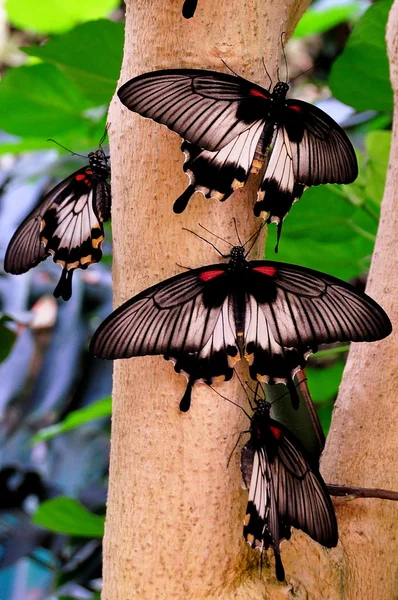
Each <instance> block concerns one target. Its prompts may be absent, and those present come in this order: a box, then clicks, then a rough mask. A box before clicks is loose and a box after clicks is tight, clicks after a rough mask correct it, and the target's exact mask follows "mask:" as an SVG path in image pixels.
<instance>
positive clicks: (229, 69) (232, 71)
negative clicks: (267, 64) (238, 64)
mask: <svg viewBox="0 0 398 600" xmlns="http://www.w3.org/2000/svg"><path fill="white" fill-rule="evenodd" d="M221 62H222V63H223V65H224V66H225V67H227V69H228V71H231V73H233V74H234V75H236V77H239V79H242V77H241V76H240V75H238V73H237V72H236V71H234V70H233V69H232V68H231V67H230V66H229V65H227V63H226V62H225V60H224V59H223V58H222V59H221Z"/></svg>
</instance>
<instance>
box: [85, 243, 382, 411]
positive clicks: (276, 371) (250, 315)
mask: <svg viewBox="0 0 398 600" xmlns="http://www.w3.org/2000/svg"><path fill="white" fill-rule="evenodd" d="M390 331H391V323H390V321H389V319H388V317H387V315H386V314H385V313H384V311H383V309H382V308H381V307H380V306H378V304H377V303H376V302H374V301H373V300H372V299H371V298H369V296H366V294H361V293H360V292H358V291H357V290H355V288H353V287H352V286H350V285H349V284H347V283H345V282H343V281H341V280H339V279H336V278H334V277H332V276H330V275H325V274H324V273H319V272H318V271H313V270H311V269H306V268H304V267H297V266H295V265H288V264H284V263H279V262H272V261H247V260H246V257H245V251H244V249H243V247H241V246H237V247H235V248H232V251H231V254H230V260H229V262H228V263H218V264H213V265H208V266H205V267H200V268H198V269H191V270H189V271H188V272H186V273H180V274H179V275H176V276H174V277H171V278H170V279H167V280H166V281H163V282H160V283H158V284H156V285H154V286H152V287H151V288H149V289H147V290H144V291H143V292H141V293H140V294H137V296H135V297H133V298H132V299H131V300H128V301H127V302H125V303H124V304H123V305H122V306H120V307H119V308H118V309H116V310H115V311H114V312H113V313H112V314H111V315H110V316H109V317H107V319H106V320H105V321H104V322H103V323H102V324H101V325H100V327H99V328H98V330H97V331H96V332H95V333H94V336H93V339H92V341H91V346H90V348H91V351H92V352H93V354H94V355H95V356H98V357H100V358H107V359H117V358H129V357H132V356H143V355H153V354H162V355H163V356H164V357H165V358H166V359H168V360H172V361H173V363H174V368H175V370H176V371H177V372H182V373H184V374H185V375H186V377H187V379H188V389H187V395H186V396H185V403H183V406H184V407H185V410H187V408H186V407H189V400H190V390H191V388H192V386H193V385H194V383H195V382H196V381H204V382H206V383H209V384H210V383H212V382H214V381H216V380H219V379H225V380H228V379H230V378H231V377H232V375H233V367H234V365H235V363H236V362H237V361H238V360H240V358H242V357H245V358H246V359H247V360H248V362H249V370H250V375H251V377H252V378H253V379H254V380H258V381H265V382H268V383H280V382H283V383H288V384H289V382H291V378H292V377H293V376H294V374H295V373H296V372H297V371H298V370H299V369H301V368H303V367H304V365H305V363H306V360H307V358H308V356H309V354H311V353H312V352H316V350H317V347H318V344H320V343H332V342H335V341H337V340H339V341H347V340H351V341H365V340H366V341H373V340H376V339H381V338H383V337H385V336H386V335H388V334H389V333H390Z"/></svg>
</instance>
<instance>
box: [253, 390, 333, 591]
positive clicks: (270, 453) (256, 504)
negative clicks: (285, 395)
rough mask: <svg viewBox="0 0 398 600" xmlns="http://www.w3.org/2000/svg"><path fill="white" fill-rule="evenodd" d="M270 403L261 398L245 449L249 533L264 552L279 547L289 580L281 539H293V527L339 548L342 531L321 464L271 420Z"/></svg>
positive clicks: (281, 572) (279, 572) (278, 559)
mask: <svg viewBox="0 0 398 600" xmlns="http://www.w3.org/2000/svg"><path fill="white" fill-rule="evenodd" d="M270 407H271V404H269V403H268V402H266V401H265V400H263V399H259V400H256V406H255V410H254V414H253V416H252V418H251V426H250V440H249V442H248V443H247V444H246V445H245V446H244V448H243V450H242V456H241V470H242V476H243V480H244V482H245V484H246V486H247V487H248V488H249V501H248V505H247V510H246V517H245V520H244V526H243V536H244V538H245V539H246V541H247V543H248V544H249V545H250V546H251V547H252V548H258V549H259V550H260V552H262V551H263V550H265V549H267V548H269V547H272V548H273V550H274V554H275V562H276V575H277V579H278V580H279V581H284V579H285V572H284V568H283V564H282V560H281V556H280V543H281V541H282V540H284V539H286V540H288V539H290V536H291V527H296V528H298V529H302V530H303V531H305V532H306V533H307V534H308V535H310V536H311V537H312V538H313V539H314V540H315V541H317V542H319V543H320V544H322V545H323V546H326V547H328V548H331V547H333V546H336V544H337V541H338V531H337V521H336V516H335V513H334V509H333V505H332V502H331V499H330V496H329V494H328V491H327V488H326V485H325V483H324V481H323V479H322V477H321V475H320V474H319V471H318V469H317V466H316V465H314V464H313V463H312V462H311V460H310V459H309V457H308V455H307V453H306V451H305V450H304V448H303V447H302V445H301V443H300V442H299V441H298V440H297V438H296V437H295V436H294V435H293V434H292V433H291V432H290V431H289V430H288V429H287V428H286V427H284V426H283V425H281V424H280V423H278V422H277V421H275V420H273V419H271V417H270Z"/></svg>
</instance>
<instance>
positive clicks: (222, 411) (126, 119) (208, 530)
mask: <svg viewBox="0 0 398 600" xmlns="http://www.w3.org/2000/svg"><path fill="white" fill-rule="evenodd" d="M308 3H309V0H284V1H283V2H282V1H281V0H279V1H277V2H273V3H270V2H265V0H237V1H236V2H231V1H230V0H218V1H217V2H211V1H210V0H199V7H198V10H197V13H196V14H195V17H194V18H193V19H191V20H190V21H186V20H184V19H183V18H182V16H181V8H182V0H174V1H173V2H161V1H160V0H156V1H155V0H129V1H126V5H127V18H126V42H125V55H124V62H123V69H122V75H121V82H125V81H127V80H128V79H129V78H130V77H133V76H134V75H138V74H140V73H143V72H145V71H152V70H155V69H160V68H171V67H196V68H212V69H215V70H225V67H224V65H223V63H222V62H221V59H224V60H225V61H226V62H227V64H228V65H229V66H230V67H231V68H232V69H234V70H235V71H237V72H238V73H240V74H242V75H244V76H246V77H248V78H253V79H254V80H255V81H257V82H258V83H263V84H265V85H266V86H267V85H268V82H267V79H266V77H265V74H264V71H263V67H262V63H261V59H262V57H264V58H265V60H266V63H267V66H268V69H269V71H270V72H271V74H275V72H276V67H277V65H278V63H279V56H280V50H281V44H280V41H281V40H280V36H281V32H282V31H286V32H287V34H289V32H291V30H292V29H293V27H294V25H295V23H296V21H297V20H298V18H299V16H300V15H301V14H302V12H303V11H304V9H305V8H306V6H307V4H308ZM109 120H110V123H111V127H110V141H111V155H112V192H113V213H112V219H113V236H114V248H115V254H114V267H113V276H114V287H115V304H116V306H118V305H119V304H120V303H121V302H122V301H125V300H126V299H127V298H129V297H131V296H132V295H134V294H135V293H137V292H138V291H140V290H142V289H143V288H145V287H147V286H149V285H151V284H153V283H155V282H157V281H159V280H162V279H165V278H167V277H169V276H171V275H173V274H175V273H176V272H179V271H180V270H181V267H180V266H177V263H179V264H182V265H185V266H189V267H197V266H200V265H203V264H208V263H212V262H217V260H218V258H217V255H216V254H215V252H214V251H213V250H212V249H211V248H210V247H209V246H208V245H206V244H204V243H203V242H201V241H200V240H198V239H197V238H195V237H194V236H193V235H192V234H190V233H188V232H187V231H183V230H182V227H188V228H190V229H194V230H198V223H199V222H200V223H202V224H203V225H205V226H206V227H208V228H209V229H211V230H212V231H214V232H215V233H217V234H219V235H221V236H224V237H226V238H227V239H229V240H230V241H232V242H233V243H236V242H237V240H236V237H235V232H234V228H233V226H232V224H231V218H232V216H236V217H237V219H238V226H239V232H240V235H241V237H242V238H246V237H248V236H249V235H251V234H252V233H253V231H254V230H255V229H256V227H258V225H259V221H257V222H255V220H254V218H253V212H252V206H253V203H254V188H253V186H250V185H249V186H246V187H245V189H244V190H239V191H238V192H236V193H235V194H234V196H233V198H232V199H230V200H228V201H227V202H226V203H225V204H221V203H218V202H217V201H215V200H211V201H209V200H205V199H204V198H203V196H200V195H197V197H195V198H194V199H193V201H192V202H191V204H190V206H189V208H188V209H187V211H186V212H185V213H184V214H183V215H182V216H176V215H174V214H173V212H172V204H173V201H174V200H175V199H176V198H177V197H178V196H179V194H180V193H181V192H182V191H183V190H184V188H185V186H186V185H187V178H186V176H185V175H184V174H183V172H182V163H183V157H182V154H181V152H180V150H179V145H180V140H179V139H178V137H177V136H176V135H173V134H172V133H171V132H169V131H167V130H166V129H165V128H164V127H161V126H160V125H158V124H155V123H152V122H150V121H148V120H144V119H142V118H141V117H139V116H137V115H133V114H132V113H130V112H129V111H128V110H126V109H124V108H123V107H122V106H121V104H120V103H119V102H118V101H117V99H115V101H114V103H113V105H112V107H111V111H110V117H109ZM212 241H214V240H212ZM217 244H218V245H219V246H220V248H221V250H222V251H223V252H226V251H227V246H226V245H224V246H223V244H222V242H219V241H218V242H217ZM184 382H185V380H184V379H183V377H182V376H178V375H176V374H175V373H174V371H173V368H172V365H171V363H166V362H165V361H163V360H162V358H160V357H153V358H148V357H146V358H136V359H132V360H129V361H119V362H118V363H117V364H116V365H115V380H114V395H113V423H112V453H111V470H110V482H109V498H108V512H107V523H106V533H105V539H104V589H103V595H102V598H103V600H130V599H131V598H139V599H140V600H145V599H148V600H156V599H169V598H184V600H189V599H190V598H192V599H193V598H195V599H200V598H217V599H227V598H245V600H249V599H250V598H259V597H260V594H261V593H262V590H264V581H263V580H261V579H260V578H259V577H258V572H256V576H255V577H254V578H251V577H250V572H249V571H248V570H247V564H248V563H247V561H248V556H252V557H253V558H254V557H255V555H254V553H250V554H249V552H248V550H247V549H246V547H245V545H244V543H243V540H242V521H243V516H244V506H245V502H246V500H247V493H246V492H243V491H242V490H241V489H240V473H239V457H238V453H235V455H234V457H233V460H232V461H231V464H230V466H229V469H228V470H227V468H226V463H227V459H228V456H229V453H230V452H231V450H232V448H233V446H234V443H235V440H236V437H237V435H238V434H239V432H240V431H242V430H243V429H246V428H247V422H246V421H245V418H244V417H243V416H242V414H241V412H240V411H238V410H237V409H236V408H235V407H233V406H231V405H229V404H228V403H227V402H224V401H223V400H222V399H220V398H219V397H217V396H216V395H215V394H214V392H212V391H211V390H209V389H207V388H205V387H204V386H197V387H195V388H194V394H193V406H192V408H191V410H190V412H189V413H187V414H181V413H180V412H179V410H178V402H179V399H180V397H181V395H182V393H183V390H184ZM220 389H221V390H222V391H223V392H224V393H225V394H227V395H228V396H229V397H231V398H234V399H235V400H239V390H238V386H237V385H236V383H234V382H231V383H229V384H228V385H223V386H220ZM256 560H257V557H256ZM275 597H276V596H275Z"/></svg>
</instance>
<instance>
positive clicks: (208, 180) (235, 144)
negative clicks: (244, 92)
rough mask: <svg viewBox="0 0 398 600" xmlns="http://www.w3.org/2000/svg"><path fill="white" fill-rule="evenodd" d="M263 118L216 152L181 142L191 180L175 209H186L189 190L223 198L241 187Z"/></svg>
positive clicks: (249, 166) (190, 192) (176, 202)
mask: <svg viewBox="0 0 398 600" xmlns="http://www.w3.org/2000/svg"><path fill="white" fill-rule="evenodd" d="M263 127H264V125H263V122H261V121H259V122H256V123H254V125H252V126H251V127H249V129H246V130H245V131H243V133H241V134H240V135H238V136H237V137H236V138H234V139H233V140H232V141H231V142H229V144H227V145H226V146H224V147H223V148H222V149H221V150H219V151H218V152H210V151H209V150H202V149H201V148H198V147H197V146H194V145H192V144H189V143H188V142H184V143H183V144H182V146H181V149H182V150H183V152H184V154H185V163H184V171H185V172H186V173H187V175H188V177H189V180H190V183H189V186H188V187H187V189H186V190H185V192H184V193H183V194H182V195H181V196H180V197H179V198H178V199H177V200H176V201H175V203H174V207H173V208H174V212H176V213H181V212H182V211H183V210H185V208H186V206H187V204H188V202H189V200H190V198H191V196H192V194H194V193H195V192H201V193H202V194H203V195H204V196H205V197H206V198H216V199H217V200H226V199H227V198H228V197H229V196H230V195H231V194H232V193H233V192H234V191H235V190H236V189H238V188H240V187H242V186H243V185H244V184H245V183H246V181H247V178H248V176H249V173H250V171H251V167H252V162H253V158H254V154H255V151H256V146H257V143H258V141H259V139H260V136H261V133H262V130H263Z"/></svg>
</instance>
